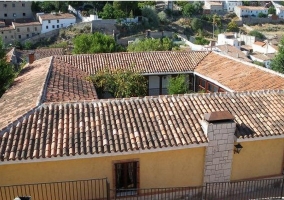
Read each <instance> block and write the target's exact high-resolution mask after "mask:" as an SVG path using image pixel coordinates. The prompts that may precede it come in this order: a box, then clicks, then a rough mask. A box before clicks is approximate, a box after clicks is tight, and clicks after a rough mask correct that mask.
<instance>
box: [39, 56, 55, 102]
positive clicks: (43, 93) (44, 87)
mask: <svg viewBox="0 0 284 200" xmlns="http://www.w3.org/2000/svg"><path fill="white" fill-rule="evenodd" d="M53 59H54V56H51V59H50V62H49V69H48V72H47V74H46V77H45V80H44V82H43V85H42V87H41V91H40V96H39V97H38V100H37V103H36V105H37V106H38V105H41V104H42V103H43V102H44V100H45V97H46V92H47V86H48V81H49V80H50V74H51V71H52V68H53Z"/></svg>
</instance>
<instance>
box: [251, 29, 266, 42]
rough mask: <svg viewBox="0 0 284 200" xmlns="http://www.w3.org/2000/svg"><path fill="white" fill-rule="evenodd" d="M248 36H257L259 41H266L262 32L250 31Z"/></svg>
mask: <svg viewBox="0 0 284 200" xmlns="http://www.w3.org/2000/svg"><path fill="white" fill-rule="evenodd" d="M248 35H251V36H255V37H256V38H257V39H260V40H263V39H265V36H264V35H263V34H262V33H261V32H259V31H257V30H252V31H250V32H249V33H248Z"/></svg>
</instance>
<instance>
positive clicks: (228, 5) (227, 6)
mask: <svg viewBox="0 0 284 200" xmlns="http://www.w3.org/2000/svg"><path fill="white" fill-rule="evenodd" d="M242 5H243V3H242V1H228V0H226V1H224V2H223V7H224V11H227V12H234V8H235V7H236V6H242Z"/></svg>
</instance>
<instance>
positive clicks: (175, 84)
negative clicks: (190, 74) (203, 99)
mask: <svg viewBox="0 0 284 200" xmlns="http://www.w3.org/2000/svg"><path fill="white" fill-rule="evenodd" d="M188 86H189V83H188V81H187V80H186V77H185V75H184V74H182V75H178V76H176V77H171V78H170V79H169V84H168V93H169V94H185V93H187V92H188Z"/></svg>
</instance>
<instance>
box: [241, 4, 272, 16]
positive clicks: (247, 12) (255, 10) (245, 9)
mask: <svg viewBox="0 0 284 200" xmlns="http://www.w3.org/2000/svg"><path fill="white" fill-rule="evenodd" d="M235 13H236V15H237V16H238V17H249V16H250V17H258V15H259V13H263V14H268V8H264V7H260V6H236V7H235Z"/></svg>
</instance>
